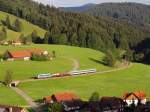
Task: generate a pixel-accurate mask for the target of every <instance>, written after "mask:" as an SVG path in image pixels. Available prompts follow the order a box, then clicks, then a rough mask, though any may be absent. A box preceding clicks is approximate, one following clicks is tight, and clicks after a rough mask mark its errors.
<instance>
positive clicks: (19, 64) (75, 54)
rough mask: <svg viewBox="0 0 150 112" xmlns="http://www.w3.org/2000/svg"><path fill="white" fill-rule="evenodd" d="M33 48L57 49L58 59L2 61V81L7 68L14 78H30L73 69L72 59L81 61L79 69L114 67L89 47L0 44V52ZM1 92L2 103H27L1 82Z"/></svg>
mask: <svg viewBox="0 0 150 112" xmlns="http://www.w3.org/2000/svg"><path fill="white" fill-rule="evenodd" d="M32 48H40V49H44V50H48V51H49V52H50V53H51V52H52V51H53V50H55V52H56V59H54V60H52V61H46V62H45V61H44V62H39V61H13V62H7V61H4V62H0V82H1V81H3V80H4V76H5V72H6V70H11V71H12V72H13V75H12V77H13V80H28V79H31V78H32V77H33V76H36V75H37V74H40V73H49V72H50V73H58V72H68V71H71V70H73V68H74V66H75V65H74V61H72V59H73V60H76V61H77V63H79V68H77V69H90V68H96V69H97V70H98V71H105V70H110V69H113V68H112V67H108V66H105V65H103V64H101V63H100V62H101V61H102V60H103V57H104V53H102V52H99V51H96V50H92V49H88V48H80V47H72V46H65V45H39V44H35V45H34V44H33V45H28V46H26V45H25V46H20V47H14V46H1V45H0V52H5V51H6V50H21V49H32ZM62 49H63V50H62ZM85 56H86V57H85ZM41 65H42V66H41ZM31 92H32V91H31ZM0 93H1V94H0V97H1V99H0V103H2V104H13V105H22V106H24V105H26V103H25V101H24V100H23V99H22V98H20V97H19V96H18V95H17V94H15V93H14V92H13V91H11V90H10V88H7V87H4V86H3V85H2V84H0ZM7 94H9V95H7ZM12 96H13V98H12Z"/></svg>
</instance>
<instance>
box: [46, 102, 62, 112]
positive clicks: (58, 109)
mask: <svg viewBox="0 0 150 112" xmlns="http://www.w3.org/2000/svg"><path fill="white" fill-rule="evenodd" d="M48 112H63V108H62V106H61V104H59V103H53V104H51V105H50V108H49V109H48Z"/></svg>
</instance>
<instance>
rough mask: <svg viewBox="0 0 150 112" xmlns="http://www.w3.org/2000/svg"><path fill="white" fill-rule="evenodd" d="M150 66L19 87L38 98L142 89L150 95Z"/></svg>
mask: <svg viewBox="0 0 150 112" xmlns="http://www.w3.org/2000/svg"><path fill="white" fill-rule="evenodd" d="M149 79H150V66H149V65H143V64H137V63H135V64H133V66H132V67H131V68H128V69H125V70H121V71H117V72H112V73H105V74H97V75H91V76H80V77H74V78H62V79H56V80H46V81H38V82H28V83H22V84H21V85H20V86H19V87H20V88H21V89H22V90H24V91H25V92H26V93H27V94H28V95H29V96H31V97H32V98H33V99H35V100H38V99H41V98H43V97H44V96H47V95H51V94H52V93H57V92H65V91H71V92H75V93H76V94H77V95H79V96H80V97H81V98H83V99H85V100H88V98H89V97H90V95H91V94H92V92H95V91H97V92H99V94H100V96H119V97H121V96H122V95H123V93H125V92H131V91H138V90H142V91H145V92H146V93H147V95H148V96H150V88H149V85H150V81H149Z"/></svg>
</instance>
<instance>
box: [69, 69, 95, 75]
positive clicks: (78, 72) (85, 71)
mask: <svg viewBox="0 0 150 112" xmlns="http://www.w3.org/2000/svg"><path fill="white" fill-rule="evenodd" d="M96 71H97V70H96V69H87V70H76V71H71V72H70V74H71V75H82V74H89V73H95V72H96Z"/></svg>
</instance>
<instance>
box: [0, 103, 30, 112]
mask: <svg viewBox="0 0 150 112" xmlns="http://www.w3.org/2000/svg"><path fill="white" fill-rule="evenodd" d="M0 112H28V111H27V110H26V109H25V108H22V107H17V106H9V105H0Z"/></svg>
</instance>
